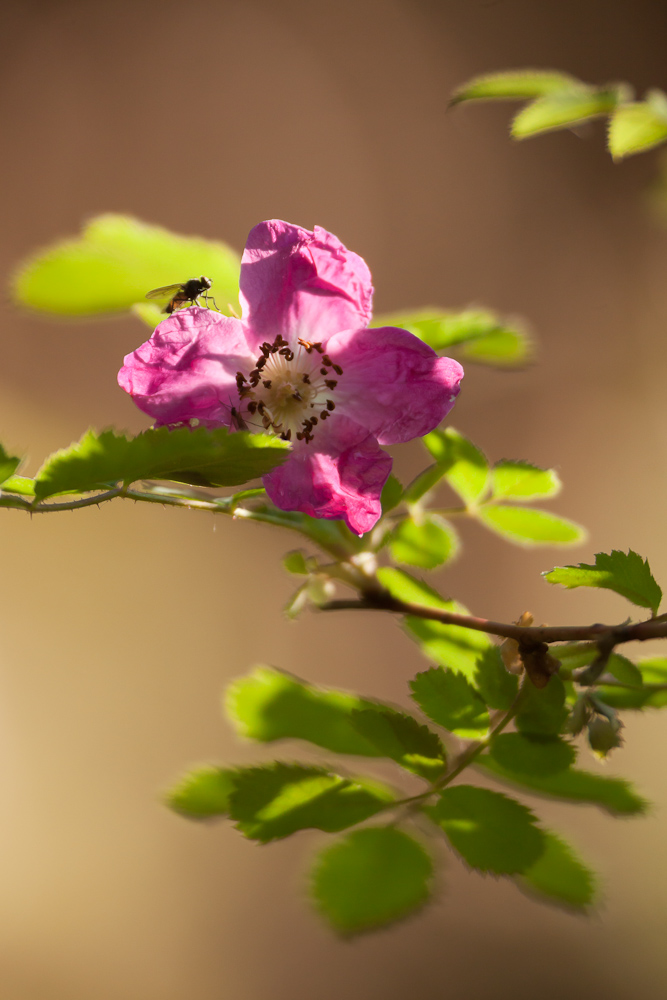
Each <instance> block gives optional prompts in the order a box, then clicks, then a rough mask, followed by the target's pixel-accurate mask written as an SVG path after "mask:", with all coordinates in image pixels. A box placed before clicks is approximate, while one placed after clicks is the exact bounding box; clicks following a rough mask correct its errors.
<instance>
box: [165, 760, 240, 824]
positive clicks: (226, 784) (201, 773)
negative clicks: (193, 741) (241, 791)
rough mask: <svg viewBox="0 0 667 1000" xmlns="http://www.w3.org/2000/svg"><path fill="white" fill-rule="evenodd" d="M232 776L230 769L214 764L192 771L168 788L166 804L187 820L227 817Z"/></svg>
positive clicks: (233, 773) (232, 781)
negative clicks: (186, 817) (187, 818)
mask: <svg viewBox="0 0 667 1000" xmlns="http://www.w3.org/2000/svg"><path fill="white" fill-rule="evenodd" d="M235 773H236V772H235V771H234V770H232V769H231V768H225V767H214V766H213V765H204V766H202V767H198V768H195V769H194V770H193V771H190V772H189V774H186V775H185V776H184V777H183V778H181V780H180V781H179V782H178V783H177V784H176V785H175V786H174V787H173V788H170V789H169V791H168V792H167V793H166V795H165V800H166V802H167V805H168V806H169V807H170V808H171V809H173V810H174V812H178V813H182V815H184V816H188V817H189V818H190V819H210V818H211V817H213V816H226V815H227V813H228V811H229V796H230V794H231V791H232V789H233V787H234V777H235Z"/></svg>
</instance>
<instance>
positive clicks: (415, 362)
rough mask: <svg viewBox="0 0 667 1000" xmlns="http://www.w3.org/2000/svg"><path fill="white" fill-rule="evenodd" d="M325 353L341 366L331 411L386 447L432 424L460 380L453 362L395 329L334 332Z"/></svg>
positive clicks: (451, 399) (424, 431) (451, 402)
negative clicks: (362, 428)
mask: <svg viewBox="0 0 667 1000" xmlns="http://www.w3.org/2000/svg"><path fill="white" fill-rule="evenodd" d="M327 353H328V354H329V356H330V357H331V359H332V360H333V361H334V362H335V363H336V364H339V365H340V366H341V368H342V369H343V374H342V375H341V376H340V378H339V380H338V385H337V387H336V391H335V400H336V411H337V412H340V413H342V414H345V415H346V416H348V417H350V418H351V419H352V420H355V421H356V422H357V423H358V424H361V425H362V426H363V427H366V428H367V430H369V431H370V432H371V434H373V435H374V436H375V437H376V438H377V439H378V441H379V443H380V444H385V445H386V444H400V443H402V442H404V441H410V440H412V438H415V437H421V436H422V435H424V434H428V432H429V431H432V430H433V428H434V427H437V426H438V424H439V423H440V421H441V420H443V419H444V417H446V415H447V414H448V413H449V411H450V410H451V408H452V406H453V405H454V401H455V399H456V396H457V394H458V391H459V384H460V382H461V379H462V378H463V368H462V367H461V365H460V364H459V363H458V361H454V360H453V359H452V358H441V357H438V355H437V354H436V353H435V351H434V350H432V349H431V348H430V347H429V346H428V345H427V344H424V343H423V342H422V341H421V340H419V338H418V337H415V336H414V335H413V334H412V333H408V331H407V330H399V329H396V328H394V327H379V328H378V329H374V330H368V329H365V330H348V331H347V332H345V333H338V334H336V335H335V336H333V337H332V338H331V339H330V340H329V342H328V344H327Z"/></svg>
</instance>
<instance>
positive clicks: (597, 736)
mask: <svg viewBox="0 0 667 1000" xmlns="http://www.w3.org/2000/svg"><path fill="white" fill-rule="evenodd" d="M622 728H623V723H622V722H621V720H620V719H619V718H618V716H615V717H614V718H607V717H605V716H603V715H596V716H595V717H594V718H593V719H591V721H590V722H589V723H588V742H589V743H590V746H591V750H592V751H593V753H594V754H596V755H597V756H598V757H606V756H607V755H608V754H609V753H610V752H611V751H612V750H615V749H616V748H617V747H620V746H621V745H622V743H623V738H622V736H621V729H622Z"/></svg>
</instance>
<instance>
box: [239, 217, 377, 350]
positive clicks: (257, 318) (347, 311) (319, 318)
mask: <svg viewBox="0 0 667 1000" xmlns="http://www.w3.org/2000/svg"><path fill="white" fill-rule="evenodd" d="M240 300H241V305H242V308H243V319H244V321H245V322H246V323H247V325H248V327H249V330H250V331H251V333H252V335H253V336H254V338H255V339H254V343H253V344H252V345H251V346H252V347H253V348H254V350H255V351H256V349H257V347H258V346H259V345H260V344H261V343H262V342H264V341H267V340H268V341H270V342H271V343H273V341H274V340H275V338H276V336H277V335H278V334H280V335H281V336H283V337H285V339H286V340H289V341H290V343H293V341H294V339H296V338H301V339H303V340H309V341H325V340H326V339H327V338H328V337H330V336H331V334H333V333H338V332H339V331H340V330H350V329H353V328H356V327H360V326H367V325H368V323H369V322H370V318H371V309H372V300H373V286H372V284H371V273H370V271H369V270H368V267H367V266H366V263H365V262H364V260H363V259H362V258H361V257H359V256H358V255H357V254H356V253H352V252H351V251H350V250H348V249H347V248H346V247H344V246H343V244H342V243H341V242H340V240H339V239H337V238H336V237H335V236H333V235H332V234H331V233H328V232H327V231H326V229H321V228H320V227H319V226H315V229H314V230H313V232H312V233H311V232H309V230H307V229H301V227H300V226H292V225H290V224H289V223H288V222H281V221H280V220H279V219H272V220H270V221H268V222H260V224H259V225H258V226H255V228H254V229H253V230H251V232H250V235H249V236H248V242H247V243H246V247H245V250H244V253H243V259H242V261H241V280H240Z"/></svg>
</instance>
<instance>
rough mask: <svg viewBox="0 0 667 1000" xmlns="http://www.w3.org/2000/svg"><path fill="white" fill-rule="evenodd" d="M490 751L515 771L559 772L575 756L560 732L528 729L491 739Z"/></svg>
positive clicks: (519, 772) (572, 748)
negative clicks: (539, 732)
mask: <svg viewBox="0 0 667 1000" xmlns="http://www.w3.org/2000/svg"><path fill="white" fill-rule="evenodd" d="M489 753H490V755H491V756H492V757H493V759H494V760H496V761H498V763H499V764H500V765H501V766H502V767H504V768H505V769H506V770H508V771H512V773H514V774H529V775H530V774H537V775H550V774H558V772H559V771H565V770H567V768H568V767H571V766H572V764H574V761H575V759H576V751H575V749H574V747H573V746H571V744H569V743H566V742H565V740H563V739H561V738H560V737H559V736H537V735H533V734H528V733H501V734H500V735H499V736H496V737H495V738H494V739H493V740H492V741H491V745H490V747H489Z"/></svg>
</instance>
